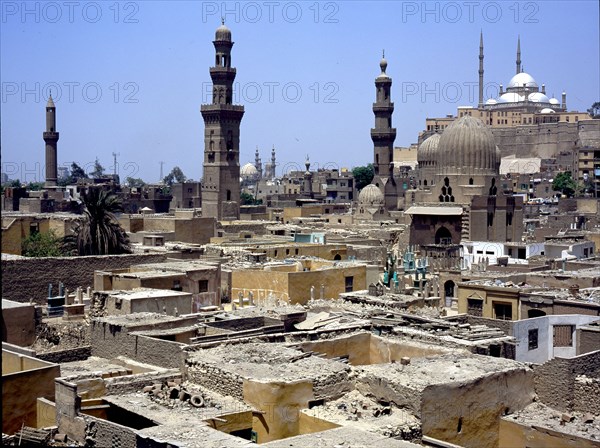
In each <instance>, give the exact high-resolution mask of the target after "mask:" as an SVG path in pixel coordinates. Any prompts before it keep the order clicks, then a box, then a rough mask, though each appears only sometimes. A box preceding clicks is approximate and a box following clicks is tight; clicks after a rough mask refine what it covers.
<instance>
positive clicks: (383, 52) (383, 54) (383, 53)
mask: <svg viewBox="0 0 600 448" xmlns="http://www.w3.org/2000/svg"><path fill="white" fill-rule="evenodd" d="M381 57H382V58H383V59H385V48H384V49H383V51H382V56H381Z"/></svg>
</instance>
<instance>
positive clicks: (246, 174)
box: [240, 163, 258, 179]
mask: <svg viewBox="0 0 600 448" xmlns="http://www.w3.org/2000/svg"><path fill="white" fill-rule="evenodd" d="M240 174H241V175H242V177H243V178H245V179H247V178H250V177H254V176H256V175H257V174H258V170H257V169H256V167H255V166H254V165H252V164H251V163H247V164H245V165H244V166H243V167H242V169H241V170H240Z"/></svg>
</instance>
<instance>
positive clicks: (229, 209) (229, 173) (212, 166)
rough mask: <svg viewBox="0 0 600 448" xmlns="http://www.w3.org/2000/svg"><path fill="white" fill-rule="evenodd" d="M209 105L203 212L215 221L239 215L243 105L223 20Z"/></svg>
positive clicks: (206, 109)
mask: <svg viewBox="0 0 600 448" xmlns="http://www.w3.org/2000/svg"><path fill="white" fill-rule="evenodd" d="M213 44H214V46H215V52H216V54H215V66H214V67H211V68H210V77H211V78H212V82H213V89H212V93H213V94H212V104H203V105H202V106H201V108H200V111H201V113H202V118H204V175H203V181H202V215H203V216H208V217H214V218H216V219H218V220H232V219H239V217H240V123H241V121H242V117H243V115H244V106H237V105H234V104H233V102H232V99H233V81H234V80H235V75H236V70H235V68H233V67H231V47H233V42H232V41H231V31H230V30H229V28H227V27H226V26H225V22H224V21H222V23H221V26H220V27H219V28H217V31H216V34H215V40H214V41H213Z"/></svg>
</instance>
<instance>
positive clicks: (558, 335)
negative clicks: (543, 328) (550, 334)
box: [553, 325, 573, 347]
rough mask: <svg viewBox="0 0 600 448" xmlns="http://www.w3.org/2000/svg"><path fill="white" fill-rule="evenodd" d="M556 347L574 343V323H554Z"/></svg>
mask: <svg viewBox="0 0 600 448" xmlns="http://www.w3.org/2000/svg"><path fill="white" fill-rule="evenodd" d="M553 328H554V347H571V346H572V345H573V325H554V327H553Z"/></svg>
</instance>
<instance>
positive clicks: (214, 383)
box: [186, 361, 244, 401]
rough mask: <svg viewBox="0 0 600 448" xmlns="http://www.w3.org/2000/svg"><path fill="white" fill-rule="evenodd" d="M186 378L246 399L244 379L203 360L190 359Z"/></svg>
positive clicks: (223, 393)
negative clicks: (191, 360)
mask: <svg viewBox="0 0 600 448" xmlns="http://www.w3.org/2000/svg"><path fill="white" fill-rule="evenodd" d="M186 379H187V380H189V381H191V382H192V383H196V384H199V385H201V386H204V387H206V388H208V389H210V390H214V391H215V392H218V393H220V394H221V395H226V396H227V395H229V396H231V397H233V398H236V399H238V400H242V401H243V399H244V380H243V379H242V377H241V376H239V375H236V374H235V373H232V372H227V371H225V370H221V369H219V368H218V367H215V366H214V365H211V364H207V363H204V362H202V361H193V362H189V361H188V366H187V372H186Z"/></svg>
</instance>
